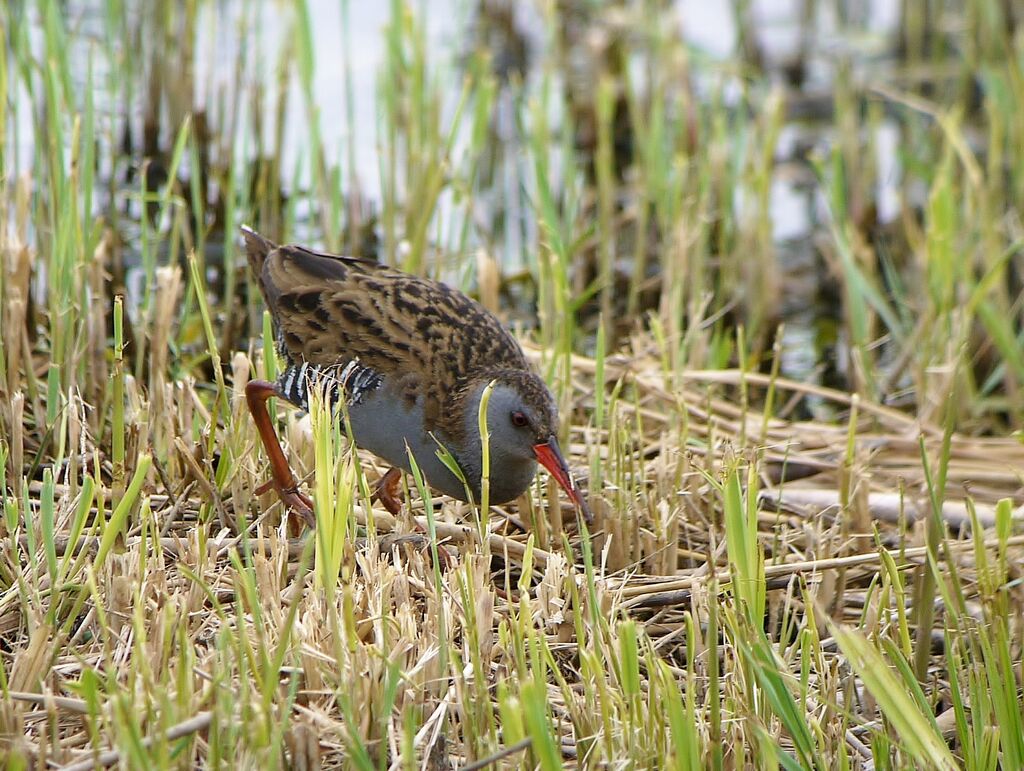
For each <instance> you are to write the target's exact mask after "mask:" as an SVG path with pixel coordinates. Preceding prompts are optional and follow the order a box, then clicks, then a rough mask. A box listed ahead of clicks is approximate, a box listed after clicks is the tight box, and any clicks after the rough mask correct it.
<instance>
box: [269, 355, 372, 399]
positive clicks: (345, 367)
mask: <svg viewBox="0 0 1024 771" xmlns="http://www.w3.org/2000/svg"><path fill="white" fill-rule="evenodd" d="M382 382H383V378H382V377H381V376H380V375H379V374H378V373H377V372H376V371H375V370H372V369H370V368H369V367H364V366H363V365H362V364H360V363H359V359H353V360H352V361H350V362H348V363H347V364H331V365H320V364H310V363H309V362H306V361H304V362H302V363H301V364H291V365H289V366H288V368H287V369H286V370H285V371H284V372H282V373H281V377H279V378H278V380H277V388H278V391H279V393H280V394H281V396H283V397H284V398H285V399H287V400H288V401H289V402H291V403H292V404H294V405H295V406H296V407H299V408H301V409H303V410H309V394H310V392H311V389H313V388H320V387H322V388H324V390H325V393H326V395H327V396H328V397H329V399H330V403H331V404H332V405H333V404H335V403H336V402H337V401H338V397H339V395H340V394H345V398H346V404H347V405H348V406H349V407H351V406H352V405H353V404H359V403H360V402H362V400H363V399H364V398H366V395H367V394H368V393H370V392H371V391H375V390H377V389H378V388H380V385H381V383H382Z"/></svg>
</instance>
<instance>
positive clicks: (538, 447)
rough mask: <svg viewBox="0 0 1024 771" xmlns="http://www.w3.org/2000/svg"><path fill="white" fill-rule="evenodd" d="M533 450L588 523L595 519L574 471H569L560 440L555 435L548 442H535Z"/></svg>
mask: <svg viewBox="0 0 1024 771" xmlns="http://www.w3.org/2000/svg"><path fill="white" fill-rule="evenodd" d="M533 452H534V453H535V454H536V456H537V460H538V461H539V462H540V465H542V466H543V467H544V468H546V469H547V470H548V472H549V473H550V474H551V476H553V477H554V478H555V481H556V482H558V484H559V485H561V486H562V489H563V490H565V492H566V494H567V495H568V496H569V497H570V498H572V501H573V503H575V504H576V505H577V506H578V507H579V510H580V512H581V513H582V514H583V518H584V519H585V520H586V521H587V523H588V524H590V522H592V521H593V517H592V516H591V514H590V509H589V508H588V507H587V502H586V501H585V500H584V499H583V496H582V495H581V494H580V491H579V488H578V487H576V482H575V481H573V478H572V473H571V472H570V471H569V465H568V464H567V463H566V462H565V458H564V457H562V451H561V449H559V447H558V440H557V439H555V437H553V436H552V437H551V438H550V439H548V440H547V441H546V442H541V443H540V444H535V445H534V446H533Z"/></svg>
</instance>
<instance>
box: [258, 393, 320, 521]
mask: <svg viewBox="0 0 1024 771" xmlns="http://www.w3.org/2000/svg"><path fill="white" fill-rule="evenodd" d="M272 396H280V394H279V393H278V391H277V387H276V386H275V385H274V384H273V383H268V382H267V381H266V380H250V381H249V382H248V384H246V386H245V401H246V403H248V405H249V412H251V413H252V419H253V422H254V423H255V424H256V430H257V431H259V433H260V439H262V440H263V447H264V449H266V451H267V457H268V458H269V459H270V474H271V477H270V481H268V482H267V483H266V484H264V485H262V486H260V487H259V488H257V490H256V492H257V494H260V493H263V492H266V491H267V490H268V489H270V488H273V489H275V490H277V494H278V496H280V498H281V503H283V504H284V505H285V506H286V507H287V508H288V509H290V510H291V511H293V512H295V513H296V514H298V515H299V516H300V517H302V519H303V520H305V522H306V524H308V525H309V526H310V527H313V526H315V524H316V519H315V518H314V517H313V501H311V500H310V499H309V498H308V497H306V496H305V495H303V494H302V493H300V492H299V483H298V482H297V481H296V480H295V475H294V474H292V469H291V467H290V466H289V465H288V460H287V458H285V457H284V450H282V449H281V443H280V442H279V441H278V439H277V433H276V432H275V431H274V424H273V422H272V421H271V420H270V413H269V412H267V399H269V398H270V397H272Z"/></svg>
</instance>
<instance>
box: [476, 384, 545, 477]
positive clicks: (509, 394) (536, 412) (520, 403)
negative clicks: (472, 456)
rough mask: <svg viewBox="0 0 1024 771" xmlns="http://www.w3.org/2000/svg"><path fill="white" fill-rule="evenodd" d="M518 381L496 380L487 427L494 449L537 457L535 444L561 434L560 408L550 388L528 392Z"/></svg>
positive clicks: (519, 457) (512, 455)
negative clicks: (556, 405) (522, 388)
mask: <svg viewBox="0 0 1024 771" xmlns="http://www.w3.org/2000/svg"><path fill="white" fill-rule="evenodd" d="M538 382H539V378H538ZM516 385H518V384H504V383H501V382H498V383H495V386H494V390H493V391H492V392H491V396H490V401H489V402H488V404H487V430H488V431H489V432H490V434H491V446H492V452H493V449H494V448H500V453H501V454H503V455H506V456H511V457H512V458H517V459H522V460H529V459H536V457H537V456H536V452H535V451H534V447H536V446H537V445H538V444H543V443H545V442H548V441H549V440H550V439H551V437H552V436H555V435H557V434H558V411H557V409H556V408H555V404H554V401H553V400H552V399H551V395H550V394H549V393H547V389H544V391H543V392H541V391H539V390H531V391H530V392H529V393H527V394H524V393H522V392H521V391H520V389H519V388H517V387H516Z"/></svg>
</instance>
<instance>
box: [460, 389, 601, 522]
mask: <svg viewBox="0 0 1024 771" xmlns="http://www.w3.org/2000/svg"><path fill="white" fill-rule="evenodd" d="M491 382H493V383H494V386H493V388H492V389H491V392H490V395H489V397H488V402H487V430H488V432H489V434H490V439H489V445H490V456H491V489H492V490H495V489H496V487H497V488H501V480H502V476H503V474H508V475H510V476H512V477H514V476H516V475H519V476H525V474H523V473H522V472H520V471H519V470H520V469H529V475H528V477H527V478H526V479H525V482H522V483H521V484H520V483H519V480H514V481H513V480H510V484H509V485H506V486H505V488H504V489H507V490H508V491H509V492H511V490H512V488H513V487H517V486H518V487H519V490H518V491H516V492H514V494H512V495H508V498H507V499H510V498H514V497H516V496H517V495H519V494H521V493H522V492H523V490H525V488H526V486H527V485H529V482H530V480H531V479H532V478H533V474H534V469H535V468H536V463H540V464H541V465H542V466H544V468H546V469H547V470H548V472H549V473H550V474H551V476H553V477H554V478H555V481H556V482H558V484H559V485H561V487H562V489H563V490H565V492H566V494H567V495H568V496H569V497H570V498H571V499H572V501H573V502H574V503H575V504H576V505H577V506H578V507H579V508H580V511H581V512H582V513H583V515H584V517H585V518H586V520H587V521H588V522H590V521H591V515H590V510H589V509H588V508H587V504H586V501H585V500H584V498H583V496H582V495H581V494H580V491H579V488H577V487H576V483H575V481H574V480H573V477H572V473H571V472H570V471H569V466H568V464H567V463H566V461H565V457H564V456H563V455H562V451H561V449H560V448H559V446H558V439H557V436H558V409H557V407H556V406H555V400H554V397H552V395H551V392H550V391H549V390H548V387H547V385H545V383H544V381H543V380H541V378H540V377H539V376H537V375H535V374H534V373H532V372H528V371H523V370H506V371H500V372H497V373H494V374H492V375H491V376H489V377H487V378H486V379H482V380H481V381H480V382H479V384H478V385H477V386H476V388H475V389H474V392H473V393H472V396H471V398H470V399H469V400H468V403H467V410H466V414H465V416H464V420H465V421H466V428H467V430H468V431H469V433H470V434H471V435H474V436H477V437H479V411H480V403H481V400H482V398H483V394H484V392H485V391H486V388H487V386H488V384H489V383H491ZM481 444H482V442H481ZM469 465H470V468H469V469H467V468H464V469H463V470H464V471H466V472H467V473H469V472H470V471H473V470H476V471H477V474H479V466H478V464H472V463H471V464H469ZM493 500H495V502H496V503H497V502H500V501H499V500H498V499H496V498H495V499H493Z"/></svg>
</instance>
